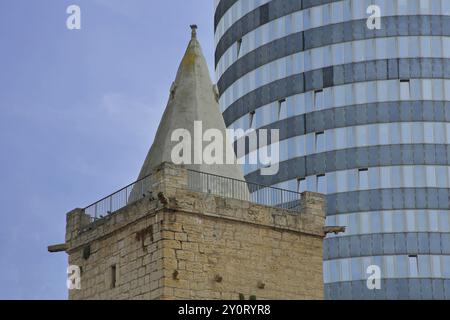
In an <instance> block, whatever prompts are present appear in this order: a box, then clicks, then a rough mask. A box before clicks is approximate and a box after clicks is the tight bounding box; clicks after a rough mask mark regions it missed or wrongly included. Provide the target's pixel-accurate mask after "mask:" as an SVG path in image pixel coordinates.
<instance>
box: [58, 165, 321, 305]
mask: <svg viewBox="0 0 450 320" xmlns="http://www.w3.org/2000/svg"><path fill="white" fill-rule="evenodd" d="M152 181H153V185H152V191H153V193H152V195H153V196H149V197H146V198H143V199H141V200H139V201H137V202H135V203H133V204H130V205H128V206H126V207H124V208H122V209H121V210H119V211H118V212H115V213H113V214H111V215H109V216H108V217H105V218H103V219H102V220H98V221H96V222H94V223H91V220H90V217H88V216H87V215H85V213H84V211H83V210H81V209H77V210H74V211H72V212H70V213H68V215H67V232H66V243H65V246H64V248H65V250H66V252H67V254H68V255H69V264H70V265H76V266H79V267H80V268H81V271H82V272H81V290H71V291H70V293H69V298H70V299H73V300H80V299H165V300H167V299H169V300H171V299H223V300H233V299H245V300H248V299H258V300H260V299H323V297H324V296H323V295H324V289H323V277H322V257H323V254H322V243H323V238H324V236H325V235H324V223H325V202H324V198H323V196H322V195H319V194H314V193H304V194H303V195H302V200H301V207H302V210H301V213H300V214H298V213H293V212H291V211H286V210H282V209H279V208H274V207H266V206H261V205H256V204H253V203H250V202H247V201H241V200H235V199H230V198H224V197H219V196H214V195H210V194H205V193H198V192H193V191H190V190H189V188H188V172H187V170H186V169H185V168H184V167H180V166H175V165H173V164H168V163H165V164H162V165H161V166H160V167H159V168H157V169H156V170H155V171H154V173H153V175H152Z"/></svg>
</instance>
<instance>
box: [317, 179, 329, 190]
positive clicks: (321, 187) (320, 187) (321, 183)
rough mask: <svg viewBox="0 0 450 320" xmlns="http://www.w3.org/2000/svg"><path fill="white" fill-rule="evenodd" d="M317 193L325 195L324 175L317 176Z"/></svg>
mask: <svg viewBox="0 0 450 320" xmlns="http://www.w3.org/2000/svg"><path fill="white" fill-rule="evenodd" d="M317 192H318V193H322V194H326V193H327V183H326V177H325V175H318V176H317Z"/></svg>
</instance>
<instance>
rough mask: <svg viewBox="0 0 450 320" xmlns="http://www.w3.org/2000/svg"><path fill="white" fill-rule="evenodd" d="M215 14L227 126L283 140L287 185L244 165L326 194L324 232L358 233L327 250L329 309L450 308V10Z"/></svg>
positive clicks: (290, 0) (384, 6)
mask: <svg viewBox="0 0 450 320" xmlns="http://www.w3.org/2000/svg"><path fill="white" fill-rule="evenodd" d="M370 5H378V6H379V7H380V9H381V29H379V30H369V29H368V27H367V18H368V16H369V15H368V14H367V8H368V7H369V6H370ZM215 6H216V12H215V40H216V53H215V58H216V76H217V79H218V87H219V92H220V106H221V109H222V112H223V116H224V119H225V122H226V124H227V126H228V127H229V128H242V129H249V128H254V129H261V128H263V129H279V130H280V139H281V141H280V151H281V154H280V171H279V173H278V174H277V175H275V176H261V175H260V173H259V169H260V166H259V165H257V164H256V165H246V166H245V167H244V171H245V176H246V179H247V180H249V181H253V182H258V183H262V184H267V185H272V186H277V187H281V188H285V189H290V190H294V191H300V192H302V191H305V190H309V191H317V192H321V193H325V194H326V195H327V202H328V209H327V224H328V225H333V226H334V225H339V226H347V232H346V233H345V234H340V235H338V236H335V235H333V236H328V238H327V239H326V240H325V248H324V250H325V253H324V281H325V288H326V289H325V290H326V292H325V295H326V297H327V298H328V299H350V298H355V299H432V298H435V299H449V298H450V211H449V191H450V1H448V0H407V1H405V0H344V1H342V0H341V1H338V0H216V3H215ZM260 147H262V146H260ZM255 152H258V149H255V150H252V149H251V148H250V149H249V150H247V157H249V156H251V155H252V154H254V153H255ZM370 265H377V266H379V267H380V269H381V275H382V286H381V290H369V289H368V288H367V285H366V280H367V277H368V274H367V273H366V271H367V267H368V266H370Z"/></svg>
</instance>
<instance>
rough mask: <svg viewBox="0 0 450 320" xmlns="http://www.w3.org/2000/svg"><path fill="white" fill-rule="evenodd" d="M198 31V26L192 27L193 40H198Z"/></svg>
mask: <svg viewBox="0 0 450 320" xmlns="http://www.w3.org/2000/svg"><path fill="white" fill-rule="evenodd" d="M197 29H198V26H197V25H196V24H193V25H191V30H192V39H196V38H197Z"/></svg>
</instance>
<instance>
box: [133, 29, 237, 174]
mask: <svg viewBox="0 0 450 320" xmlns="http://www.w3.org/2000/svg"><path fill="white" fill-rule="evenodd" d="M191 30H192V34H191V36H192V38H191V40H190V42H189V45H188V47H187V49H186V53H185V54H184V57H183V59H182V61H181V64H180V66H179V69H178V72H177V76H176V79H175V81H174V82H173V84H172V87H171V89H170V96H169V101H168V104H167V107H166V110H165V112H164V115H163V117H162V120H161V123H160V125H159V128H158V131H157V133H156V136H155V140H154V142H153V145H152V147H151V149H150V151H149V153H148V155H147V158H146V160H145V162H144V165H143V166H142V169H141V172H140V175H139V178H142V177H144V176H146V175H149V174H151V172H152V171H153V169H155V168H156V167H157V166H159V165H160V164H161V163H163V162H174V160H173V159H172V151H173V150H174V147H176V146H177V145H180V141H181V138H179V139H180V140H177V141H175V142H173V141H172V134H173V133H174V132H176V131H177V132H179V129H183V130H184V131H185V132H186V131H187V132H189V134H190V136H191V142H192V143H191V147H192V154H191V155H192V156H191V161H189V163H187V164H186V163H185V165H186V167H187V168H189V169H193V170H198V171H201V172H206V173H211V174H216V175H219V176H225V177H229V178H234V179H238V180H244V178H243V175H242V172H241V169H240V167H239V165H237V164H227V163H230V161H229V160H228V162H227V159H226V152H225V150H228V151H230V150H232V148H231V146H230V145H228V144H227V139H226V137H227V135H226V128H225V123H224V120H223V118H222V115H221V113H220V108H219V104H218V93H217V88H216V87H215V86H214V85H213V83H212V81H211V77H210V74H209V70H208V66H207V63H206V60H205V58H204V56H203V53H202V50H201V47H200V43H199V42H198V40H197V26H196V25H192V26H191ZM199 122H201V127H202V131H201V132H199V131H198V124H199ZM194 123H196V124H197V126H196V128H197V130H194ZM208 129H216V131H217V130H219V131H220V132H221V133H222V136H223V138H224V139H223V140H224V141H223V150H224V154H223V162H222V163H223V164H211V165H207V164H205V162H204V161H199V160H198V159H199V156H200V158H201V156H202V152H203V150H204V149H205V148H206V147H207V146H208V145H210V144H211V142H200V143H201V144H200V146H199V144H198V143H197V145H196V143H195V142H194V138H195V139H197V140H196V141H203V140H202V138H203V133H204V132H205V131H206V130H208ZM195 135H197V136H195ZM177 139H178V137H177ZM227 148H228V149H227ZM183 152H184V151H183ZM231 153H232V151H231ZM232 156H233V160H234V154H232ZM228 157H229V158H230V153H228ZM196 159H197V161H196Z"/></svg>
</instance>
